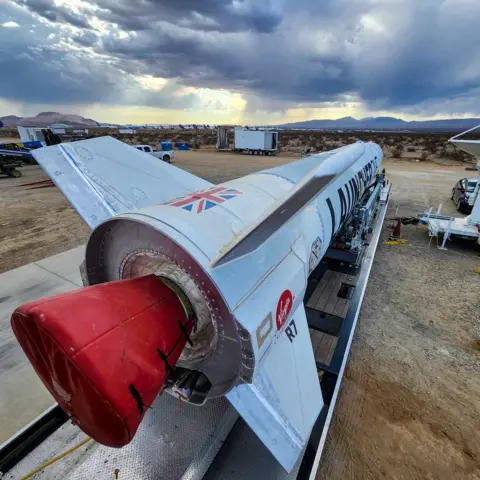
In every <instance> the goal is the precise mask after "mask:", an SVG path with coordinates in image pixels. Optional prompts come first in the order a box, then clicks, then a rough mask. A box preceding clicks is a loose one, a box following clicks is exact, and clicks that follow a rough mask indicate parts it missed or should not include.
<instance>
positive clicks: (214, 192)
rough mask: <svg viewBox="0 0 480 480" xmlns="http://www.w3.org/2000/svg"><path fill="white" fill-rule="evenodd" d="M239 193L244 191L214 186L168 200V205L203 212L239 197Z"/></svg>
mask: <svg viewBox="0 0 480 480" xmlns="http://www.w3.org/2000/svg"><path fill="white" fill-rule="evenodd" d="M238 195H242V192H240V191H238V190H234V189H233V188H225V187H214V188H210V189H209V190H202V191H200V192H195V193H191V194H189V195H185V196H184V197H182V198H177V199H176V200H173V201H171V202H168V203H167V205H170V206H172V207H180V208H183V209H184V210H187V211H189V212H194V213H202V212H204V211H205V210H208V209H210V208H213V207H214V206H215V205H218V204H220V203H223V202H226V201H227V200H231V199H232V198H235V197H238Z"/></svg>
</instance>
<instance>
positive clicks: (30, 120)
mask: <svg viewBox="0 0 480 480" xmlns="http://www.w3.org/2000/svg"><path fill="white" fill-rule="evenodd" d="M0 121H1V122H3V125H4V126H5V127H17V126H19V125H20V126H22V127H48V126H50V125H52V124H53V123H63V124H66V125H70V126H72V127H96V126H98V123H97V122H96V121H95V120H92V119H91V118H84V117H81V116H80V115H71V114H66V115H65V114H63V113H58V112H42V113H39V114H38V115H37V116H35V117H17V116H16V115H7V116H6V117H0Z"/></svg>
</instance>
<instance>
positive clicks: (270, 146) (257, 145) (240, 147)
mask: <svg viewBox="0 0 480 480" xmlns="http://www.w3.org/2000/svg"><path fill="white" fill-rule="evenodd" d="M234 150H235V151H237V152H247V153H248V154H249V155H274V154H275V153H277V151H278V132H272V131H269V132H266V131H264V130H248V129H246V128H242V127H235V147H234Z"/></svg>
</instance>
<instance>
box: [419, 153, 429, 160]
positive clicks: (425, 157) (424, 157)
mask: <svg viewBox="0 0 480 480" xmlns="http://www.w3.org/2000/svg"><path fill="white" fill-rule="evenodd" d="M420 160H421V161H422V162H425V161H426V160H428V153H427V152H422V155H420Z"/></svg>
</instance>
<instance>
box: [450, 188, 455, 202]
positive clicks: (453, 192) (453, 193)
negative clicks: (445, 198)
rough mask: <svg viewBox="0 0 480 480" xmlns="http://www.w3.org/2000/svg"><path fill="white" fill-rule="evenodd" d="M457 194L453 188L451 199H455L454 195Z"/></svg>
mask: <svg viewBox="0 0 480 480" xmlns="http://www.w3.org/2000/svg"><path fill="white" fill-rule="evenodd" d="M454 195H455V189H454V188H452V196H451V197H450V200H453V196H454Z"/></svg>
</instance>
